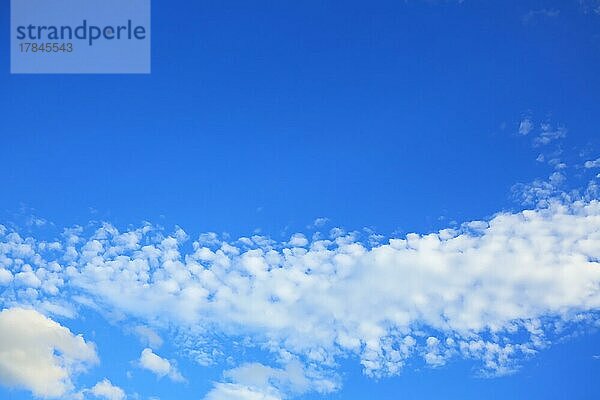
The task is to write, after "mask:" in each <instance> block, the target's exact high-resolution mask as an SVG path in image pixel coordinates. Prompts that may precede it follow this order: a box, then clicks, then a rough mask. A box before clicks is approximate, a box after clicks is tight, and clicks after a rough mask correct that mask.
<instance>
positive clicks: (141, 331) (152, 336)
mask: <svg viewBox="0 0 600 400" xmlns="http://www.w3.org/2000/svg"><path fill="white" fill-rule="evenodd" d="M133 331H134V332H135V334H136V335H138V337H139V338H140V340H141V341H142V343H143V344H145V345H147V346H149V347H151V348H153V349H158V348H159V347H160V346H162V344H163V340H162V338H161V337H160V336H159V335H158V334H157V333H156V332H155V331H154V330H153V329H152V328H149V327H147V326H144V325H138V326H136V327H135V328H133Z"/></svg>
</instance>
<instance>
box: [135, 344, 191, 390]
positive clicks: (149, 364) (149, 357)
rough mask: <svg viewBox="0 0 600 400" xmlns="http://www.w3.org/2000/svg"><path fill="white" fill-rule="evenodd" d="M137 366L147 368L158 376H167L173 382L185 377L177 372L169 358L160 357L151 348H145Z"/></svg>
mask: <svg viewBox="0 0 600 400" xmlns="http://www.w3.org/2000/svg"><path fill="white" fill-rule="evenodd" d="M139 366H140V367H141V368H144V369H147V370H148V371H150V372H152V373H153V374H155V375H156V376H158V377H159V378H162V377H164V376H168V377H169V379H171V380H172V381H174V382H184V381H185V378H184V377H183V376H182V375H181V374H180V373H179V371H178V370H177V367H176V366H175V365H173V364H172V363H171V362H170V361H169V360H167V359H164V358H162V357H160V356H159V355H157V354H155V353H154V352H152V349H149V348H145V349H144V350H142V354H141V355H140V359H139Z"/></svg>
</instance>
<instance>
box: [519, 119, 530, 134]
mask: <svg viewBox="0 0 600 400" xmlns="http://www.w3.org/2000/svg"><path fill="white" fill-rule="evenodd" d="M532 130H533V122H531V119H530V118H523V120H521V122H520V123H519V134H521V135H528V134H529V132H531V131H532Z"/></svg>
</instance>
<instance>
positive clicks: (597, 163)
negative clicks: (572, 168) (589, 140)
mask: <svg viewBox="0 0 600 400" xmlns="http://www.w3.org/2000/svg"><path fill="white" fill-rule="evenodd" d="M583 166H584V167H585V168H600V158H597V159H595V160H589V161H586V162H585V163H584V164H583Z"/></svg>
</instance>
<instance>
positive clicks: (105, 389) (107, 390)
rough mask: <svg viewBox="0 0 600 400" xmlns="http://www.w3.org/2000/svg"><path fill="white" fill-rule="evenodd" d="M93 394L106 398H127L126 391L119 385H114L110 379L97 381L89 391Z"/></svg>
mask: <svg viewBox="0 0 600 400" xmlns="http://www.w3.org/2000/svg"><path fill="white" fill-rule="evenodd" d="M88 392H89V393H91V394H92V395H94V396H96V397H98V398H101V399H106V400H123V399H125V398H126V396H125V391H123V389H121V388H120V387H118V386H115V385H113V384H112V383H111V382H110V381H109V380H108V379H103V380H102V381H100V382H98V383H96V384H95V385H94V387H92V388H91V389H89V391H88Z"/></svg>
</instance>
